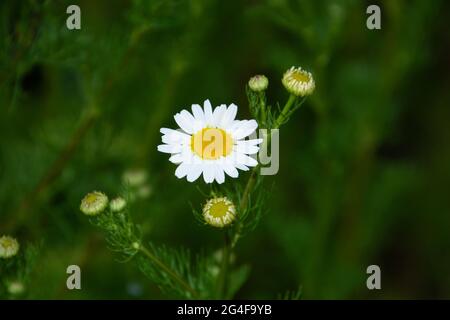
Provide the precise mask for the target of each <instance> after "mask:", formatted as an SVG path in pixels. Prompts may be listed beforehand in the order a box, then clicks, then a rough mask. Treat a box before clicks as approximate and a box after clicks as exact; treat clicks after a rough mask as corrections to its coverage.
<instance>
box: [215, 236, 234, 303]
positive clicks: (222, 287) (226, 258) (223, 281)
mask: <svg viewBox="0 0 450 320" xmlns="http://www.w3.org/2000/svg"><path fill="white" fill-rule="evenodd" d="M230 256H231V245H230V236H229V234H228V232H227V231H225V241H224V246H223V251H222V261H221V263H222V265H221V268H220V273H219V277H218V282H217V298H218V299H220V298H222V299H226V298H227V291H228V269H229V263H230Z"/></svg>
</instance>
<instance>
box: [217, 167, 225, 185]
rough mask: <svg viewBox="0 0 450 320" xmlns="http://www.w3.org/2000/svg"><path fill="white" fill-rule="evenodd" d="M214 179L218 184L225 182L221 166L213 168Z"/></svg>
mask: <svg viewBox="0 0 450 320" xmlns="http://www.w3.org/2000/svg"><path fill="white" fill-rule="evenodd" d="M215 177H216V181H217V183H218V184H222V183H224V182H225V174H224V173H223V169H222V167H221V166H216V167H215Z"/></svg>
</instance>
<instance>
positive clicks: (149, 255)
mask: <svg viewBox="0 0 450 320" xmlns="http://www.w3.org/2000/svg"><path fill="white" fill-rule="evenodd" d="M139 251H140V252H142V253H143V254H144V255H145V256H146V257H147V258H149V259H150V260H151V261H152V262H153V263H154V264H155V265H157V266H158V267H159V268H161V269H162V270H163V271H164V272H165V273H166V274H167V275H169V276H170V277H171V278H172V279H173V280H175V281H176V282H178V283H179V284H180V285H181V286H182V287H183V288H184V289H186V290H187V291H189V292H190V293H191V295H192V297H193V298H198V293H197V291H195V290H194V289H193V288H192V287H191V286H190V285H189V284H188V283H187V282H186V281H185V280H183V279H182V278H181V277H180V276H179V275H178V274H177V273H176V272H175V271H173V270H172V269H171V268H170V267H168V266H167V265H166V264H164V262H162V261H161V260H159V259H158V257H156V256H155V255H154V254H153V253H151V252H150V251H149V250H148V249H147V248H146V247H144V246H142V245H140V246H139Z"/></svg>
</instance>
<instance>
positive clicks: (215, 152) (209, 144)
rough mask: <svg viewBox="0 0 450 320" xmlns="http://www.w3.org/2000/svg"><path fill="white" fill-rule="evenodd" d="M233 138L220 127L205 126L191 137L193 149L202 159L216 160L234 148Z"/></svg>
mask: <svg viewBox="0 0 450 320" xmlns="http://www.w3.org/2000/svg"><path fill="white" fill-rule="evenodd" d="M233 143H234V141H233V138H232V137H231V136H230V135H229V134H228V133H226V132H225V130H222V129H218V128H203V129H201V130H199V131H197V132H196V133H195V134H193V135H192V137H191V150H192V152H194V153H195V154H196V155H198V156H199V157H200V158H202V159H206V160H216V159H218V158H220V157H225V156H227V155H229V154H230V153H231V151H232V150H233Z"/></svg>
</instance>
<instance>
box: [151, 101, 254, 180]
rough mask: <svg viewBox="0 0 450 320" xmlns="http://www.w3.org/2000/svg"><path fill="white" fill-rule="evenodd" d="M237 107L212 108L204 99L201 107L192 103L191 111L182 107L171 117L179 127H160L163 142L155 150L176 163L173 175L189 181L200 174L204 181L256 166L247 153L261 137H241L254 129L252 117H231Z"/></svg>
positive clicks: (252, 149)
mask: <svg viewBox="0 0 450 320" xmlns="http://www.w3.org/2000/svg"><path fill="white" fill-rule="evenodd" d="M237 109H238V107H237V106H236V105H235V104H231V105H229V106H228V107H227V106H226V105H224V104H222V105H220V106H218V107H217V108H215V109H214V110H212V107H211V103H210V102H209V100H206V101H205V102H204V104H203V108H202V107H200V105H198V104H194V105H192V113H190V112H189V111H187V110H182V111H181V112H180V113H177V114H176V115H175V116H174V118H175V121H176V123H177V124H178V125H179V126H180V128H181V130H173V129H168V128H161V130H160V131H161V133H162V134H163V135H162V142H163V144H161V145H159V146H158V151H160V152H165V153H170V154H171V155H172V156H171V157H170V159H169V161H171V162H172V163H175V164H178V167H177V169H176V170H175V176H177V177H178V178H180V179H181V178H184V177H186V178H187V180H188V181H189V182H193V181H195V180H197V179H198V178H199V177H200V175H202V174H203V179H204V180H205V182H206V183H212V182H213V181H214V180H215V181H217V183H219V184H220V183H223V182H224V181H225V173H226V174H227V175H229V176H230V177H232V178H237V177H238V175H239V173H238V170H237V169H240V170H244V171H247V170H249V167H254V166H256V165H258V162H257V161H256V160H255V159H254V158H252V157H251V156H250V155H253V154H256V153H258V151H259V144H260V143H261V142H262V139H251V140H245V138H246V137H248V136H249V135H251V134H252V133H253V132H255V130H256V128H257V127H258V123H257V122H256V121H255V120H242V121H240V120H235V117H236V113H237Z"/></svg>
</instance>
